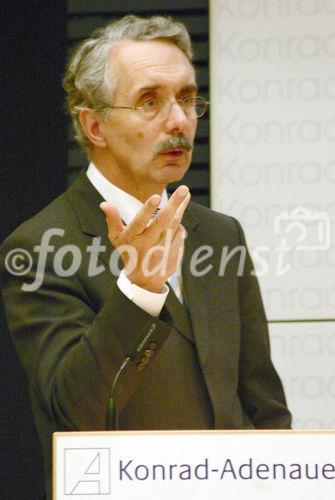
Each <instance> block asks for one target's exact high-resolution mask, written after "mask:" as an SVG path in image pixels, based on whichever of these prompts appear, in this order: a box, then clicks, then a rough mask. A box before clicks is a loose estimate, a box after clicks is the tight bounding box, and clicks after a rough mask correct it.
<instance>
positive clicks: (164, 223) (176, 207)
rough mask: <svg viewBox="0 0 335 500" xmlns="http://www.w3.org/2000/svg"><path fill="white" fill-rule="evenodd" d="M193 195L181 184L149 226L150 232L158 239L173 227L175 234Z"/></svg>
mask: <svg viewBox="0 0 335 500" xmlns="http://www.w3.org/2000/svg"><path fill="white" fill-rule="evenodd" d="M190 198H191V195H190V192H189V190H188V187H187V186H180V187H179V188H177V189H176V191H175V192H174V193H173V194H172V196H171V197H170V199H169V201H168V204H167V206H166V207H165V208H163V209H162V210H161V211H160V212H159V214H158V215H157V217H156V218H155V220H154V221H153V222H152V224H151V225H150V227H149V228H148V233H150V234H152V235H154V239H158V238H159V237H160V235H161V234H162V233H164V232H165V231H167V230H168V229H172V232H173V234H174V233H175V231H176V230H177V229H178V226H179V224H180V222H181V220H182V217H183V215H184V212H185V209H186V207H187V205H188V203H189V201H190Z"/></svg>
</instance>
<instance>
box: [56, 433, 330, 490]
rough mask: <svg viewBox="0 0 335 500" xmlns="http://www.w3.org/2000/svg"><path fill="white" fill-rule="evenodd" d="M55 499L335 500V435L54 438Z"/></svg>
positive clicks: (71, 435) (65, 435) (88, 435)
mask: <svg viewBox="0 0 335 500" xmlns="http://www.w3.org/2000/svg"><path fill="white" fill-rule="evenodd" d="M53 444H54V447H53V499H54V500H70V499H83V500H122V499H125V500H151V499H155V500H156V499H157V500H200V499H201V500H209V499H220V500H235V499H236V500H286V499H287V500H291V499H294V500H316V499H317V500H332V499H333V498H335V431H159V432H158V431H152V432H151V431H143V432H140V431H131V432H128V431H127V432H126V431H110V432H66V433H55V434H54V437H53Z"/></svg>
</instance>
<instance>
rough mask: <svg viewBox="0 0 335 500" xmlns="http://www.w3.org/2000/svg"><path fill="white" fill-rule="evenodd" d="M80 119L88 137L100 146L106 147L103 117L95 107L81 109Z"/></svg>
mask: <svg viewBox="0 0 335 500" xmlns="http://www.w3.org/2000/svg"><path fill="white" fill-rule="evenodd" d="M79 120H80V123H81V126H82V128H83V130H84V132H85V134H86V136H87V137H88V139H89V140H90V141H91V142H92V144H94V145H95V146H97V147H99V148H104V147H106V141H105V136H104V133H103V130H102V126H101V124H102V121H101V118H100V117H99V116H98V115H97V113H96V112H95V111H94V110H93V109H89V108H84V109H82V110H80V114H79Z"/></svg>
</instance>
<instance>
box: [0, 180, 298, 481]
mask: <svg viewBox="0 0 335 500" xmlns="http://www.w3.org/2000/svg"><path fill="white" fill-rule="evenodd" d="M101 201H102V199H101V196H100V195H99V194H98V192H97V191H96V190H95V189H94V188H93V186H92V185H91V184H90V182H89V181H88V179H87V177H86V175H85V174H84V173H82V174H80V176H79V178H78V179H77V181H76V182H75V183H74V185H73V186H72V187H71V188H70V189H69V190H68V191H67V192H66V193H64V194H63V195H62V196H60V197H59V198H57V199H56V200H55V201H54V202H53V203H51V204H50V205H49V206H48V207H46V208H45V209H44V210H43V211H42V212H40V213H39V214H38V215H37V216H35V217H34V218H33V219H31V220H29V221H27V222H26V223H24V224H23V225H22V226H21V227H20V228H19V229H17V230H16V231H15V232H14V233H13V234H12V235H11V236H10V237H9V238H8V239H7V240H6V241H5V243H4V244H3V245H2V248H1V262H4V260H5V257H6V255H8V252H9V251H10V250H12V249H14V248H23V249H25V250H26V251H28V252H29V253H30V255H31V256H32V262H33V264H32V267H31V269H30V271H29V273H28V274H26V275H25V276H13V275H12V274H10V273H8V272H7V270H6V268H5V266H4V265H2V269H1V281H2V289H3V298H4V303H5V308H6V314H7V320H8V324H9V327H10V330H11V332H12V335H13V339H14V342H15V345H16V348H17V350H18V353H19V355H20V358H21V360H22V363H23V366H24V368H25V370H26V371H27V373H28V377H29V381H30V390H31V397H32V403H33V411H34V414H35V418H36V423H37V427H38V431H39V434H40V438H41V441H42V443H43V445H44V450H45V461H46V472H47V476H49V475H50V470H49V468H50V440H51V434H52V432H54V431H57V430H66V429H72V430H103V429H105V428H106V408H107V402H108V399H109V393H110V387H111V381H112V380H113V378H114V377H115V374H116V372H117V370H118V368H119V367H120V365H121V363H122V361H123V360H124V357H125V353H126V352H127V350H128V349H129V348H130V347H131V346H132V344H133V342H134V339H135V338H137V337H138V336H140V337H143V338H145V337H146V334H147V333H148V332H151V333H150V334H149V335H147V338H146V341H145V342H144V343H143V345H142V346H141V350H140V352H139V353H138V356H136V358H135V359H134V360H133V361H131V363H130V364H129V366H128V367H127V369H126V370H125V372H124V374H123V375H122V377H121V379H120V381H119V383H118V386H117V390H116V400H117V404H118V409H119V412H120V413H122V409H123V408H125V406H126V405H127V401H128V400H129V399H130V398H131V397H132V393H133V392H134V390H135V388H136V386H137V384H138V382H139V381H140V380H141V377H142V376H143V375H142V374H143V372H141V371H139V370H138V368H137V364H138V361H139V358H140V357H141V355H142V352H143V351H144V350H145V349H146V348H147V347H148V343H149V342H153V341H154V342H156V343H157V350H159V349H160V348H161V347H162V346H163V344H164V341H165V340H166V339H167V337H168V336H169V334H170V332H171V331H172V328H173V326H172V325H171V324H169V323H168V322H166V321H165V320H164V318H163V317H160V318H155V317H152V316H150V315H149V314H147V313H146V312H144V311H143V310H141V309H140V308H139V307H137V306H136V305H135V304H134V303H132V302H131V301H130V300H129V299H127V298H126V297H125V296H124V295H123V294H122V292H121V291H120V290H119V289H118V287H117V285H116V279H117V278H116V276H114V275H112V274H111V272H110V271H109V258H110V253H111V251H112V250H113V249H112V247H111V245H110V242H109V240H108V237H107V231H106V223H105V216H104V214H103V213H102V212H101V211H100V209H99V203H100V202H101ZM183 224H184V226H185V227H186V229H187V231H188V237H187V240H186V248H185V256H184V262H183V284H184V287H185V291H184V293H185V294H186V295H185V296H186V297H187V300H188V307H189V312H190V316H191V320H192V324H193V330H194V331H193V333H194V338H195V343H196V349H197V353H198V356H199V360H200V364H201V368H202V371H203V375H204V377H205V380H206V384H207V387H208V391H209V396H210V400H211V403H212V406H213V413H214V418H215V427H216V428H226V429H232V428H248V427H249V428H252V427H255V428H287V427H289V426H290V414H289V412H288V410H287V408H286V403H285V398H284V394H283V390H282V386H281V383H280V380H279V378H278V376H277V374H276V372H275V370H274V368H273V365H272V363H271V360H270V353H269V341H268V332H267V325H266V320H265V315H264V311H263V306H262V301H261V298H260V293H259V287H258V283H257V279H256V278H255V276H253V275H252V274H251V271H252V264H251V261H250V257H249V255H248V253H247V252H246V253H245V241H244V237H243V233H242V231H241V228H240V226H239V224H238V222H237V221H236V220H235V219H233V218H231V217H227V216H224V215H222V214H219V213H216V212H214V211H211V210H209V209H207V208H204V207H201V206H199V205H197V204H194V203H190V205H189V207H188V209H187V211H186V213H185V216H184V219H183ZM53 228H56V229H58V233H57V234H51V233H49V236H48V237H46V233H45V232H46V231H47V230H50V229H53ZM59 230H60V231H59ZM43 235H44V238H46V240H45V242H44V245H43V243H42V247H43V246H44V252H45V253H46V255H47V257H46V259H45V262H43V258H42V257H41V255H42V253H43V251H41V249H39V248H38V247H37V246H38V245H41V242H43ZM94 237H95V238H97V237H101V241H100V243H101V245H104V246H105V251H104V252H102V251H101V252H100V256H99V258H98V259H97V261H96V264H97V265H98V266H99V267H100V273H99V274H97V275H94V276H90V275H89V274H90V273H89V269H90V268H89V259H90V252H89V250H88V247H89V246H90V245H91V244H92V238H94ZM49 239H50V241H48V240H49ZM47 245H48V248H47ZM65 245H75V246H76V248H77V249H79V250H78V251H79V254H80V255H81V263H80V266H79V267H78V270H77V271H76V272H75V273H74V272H73V271H74V268H72V269H71V266H72V265H74V263H75V261H74V259H73V256H74V255H76V258H77V259H78V251H77V250H75V249H74V247H71V246H66V247H65ZM202 245H209V247H210V248H212V249H213V254H212V255H211V257H210V258H208V259H207V260H205V261H204V262H203V263H202V264H199V263H198V265H196V270H198V271H200V270H202V271H204V270H206V268H207V266H209V268H208V269H207V271H208V272H203V273H202V276H195V275H194V272H192V265H193V266H194V264H196V262H195V261H194V259H195V257H194V252H195V251H196V250H197V249H198V248H199V247H200V246H202ZM239 246H241V250H240V251H237V252H235V253H234V255H233V256H231V258H230V260H229V262H228V264H227V265H226V266H225V269H224V273H223V269H222V268H221V273H220V274H221V276H218V274H219V270H220V259H221V256H222V251H223V252H225V249H226V250H227V251H228V252H229V251H231V250H234V249H236V247H239ZM209 247H208V248H209ZM205 251H206V250H204V251H203V252H205ZM61 252H63V253H61ZM209 252H211V250H209ZM199 255H204V253H201V254H199ZM192 256H193V264H192ZM243 257H245V262H244V265H243V266H242V267H241V263H242V264H243ZM91 259H92V256H91ZM91 263H92V261H91ZM223 267H224V266H223ZM44 268H45V269H44ZM58 268H62V269H63V274H69V276H60V275H59V269H58ZM190 268H191V269H190ZM55 269H56V271H57V272H55ZM66 269H68V270H69V272H68V273H66ZM64 270H65V271H64ZM193 271H194V270H193ZM36 272H37V273H41V272H42V273H43V274H42V275H41V274H40V276H43V283H42V285H41V286H40V287H39V288H38V289H37V290H36V291H23V290H22V289H21V287H22V285H23V283H26V284H29V283H32V282H34V280H35V278H36ZM91 274H92V273H91ZM28 288H29V287H28ZM153 325H154V327H153Z"/></svg>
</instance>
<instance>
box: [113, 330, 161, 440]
mask: <svg viewBox="0 0 335 500" xmlns="http://www.w3.org/2000/svg"><path fill="white" fill-rule="evenodd" d="M156 328H157V326H156V323H153V324H152V325H151V326H150V328H149V330H148V331H147V332H146V334H145V335H143V331H142V332H141V333H139V334H138V336H137V337H136V338H135V340H134V342H133V344H132V345H131V346H130V347H129V349H128V351H127V353H126V356H125V358H124V360H123V363H122V364H121V366H120V368H119V369H118V371H117V373H116V375H115V377H114V379H113V382H112V386H111V390H110V396H109V401H108V408H107V430H111V431H116V430H117V429H118V427H119V415H118V410H117V405H116V401H115V398H114V392H115V388H116V386H117V383H118V381H119V379H120V377H121V374H122V372H123V371H124V370H125V368H126V367H127V366H128V364H129V362H130V361H131V360H133V359H135V358H136V356H137V355H138V353H139V352H140V351H141V350H142V348H143V346H144V344H145V343H146V342H147V341H148V339H149V338H150V337H151V335H152V334H153V332H154V331H155V330H156Z"/></svg>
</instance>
